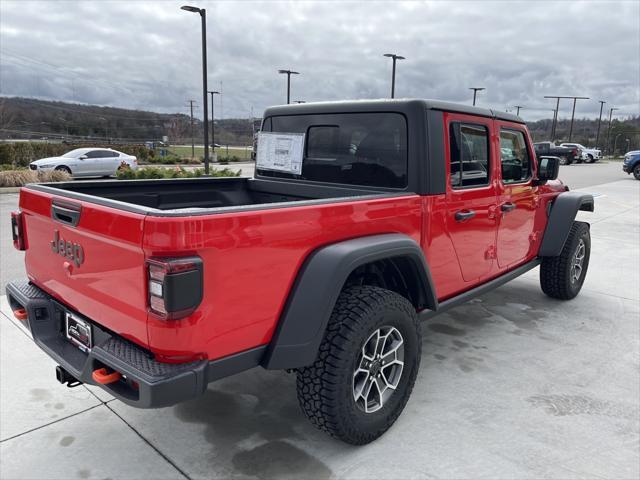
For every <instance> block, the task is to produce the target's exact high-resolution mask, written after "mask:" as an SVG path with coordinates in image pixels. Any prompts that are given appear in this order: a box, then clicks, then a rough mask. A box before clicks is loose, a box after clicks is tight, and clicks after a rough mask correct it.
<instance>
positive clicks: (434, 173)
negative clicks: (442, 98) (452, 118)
mask: <svg viewBox="0 0 640 480" xmlns="http://www.w3.org/2000/svg"><path fill="white" fill-rule="evenodd" d="M426 140H427V150H428V154H427V162H426V164H427V166H426V168H425V170H426V188H425V193H426V194H429V195H438V194H443V193H446V191H447V171H446V168H447V162H446V160H445V158H444V144H445V137H444V118H443V115H442V112H441V111H438V110H428V111H427V139H426Z"/></svg>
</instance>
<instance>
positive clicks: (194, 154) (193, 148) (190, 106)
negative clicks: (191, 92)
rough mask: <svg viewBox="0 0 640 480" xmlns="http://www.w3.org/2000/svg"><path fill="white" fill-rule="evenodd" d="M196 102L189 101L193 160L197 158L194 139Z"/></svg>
mask: <svg viewBox="0 0 640 480" xmlns="http://www.w3.org/2000/svg"><path fill="white" fill-rule="evenodd" d="M194 103H195V100H189V108H190V109H191V158H192V159H193V158H195V156H196V143H195V142H196V141H195V139H194V137H193V104H194Z"/></svg>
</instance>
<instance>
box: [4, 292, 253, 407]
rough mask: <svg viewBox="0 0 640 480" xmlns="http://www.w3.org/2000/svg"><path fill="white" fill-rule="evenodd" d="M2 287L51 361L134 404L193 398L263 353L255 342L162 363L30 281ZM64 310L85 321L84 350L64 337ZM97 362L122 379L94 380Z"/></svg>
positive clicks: (152, 404)
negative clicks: (229, 351)
mask: <svg viewBox="0 0 640 480" xmlns="http://www.w3.org/2000/svg"><path fill="white" fill-rule="evenodd" d="M6 292H7V299H8V301H9V304H10V306H11V309H12V310H14V311H15V310H18V309H20V308H24V309H25V310H26V311H27V318H26V319H25V320H23V321H19V320H17V321H19V322H20V323H21V324H22V326H23V327H24V328H25V329H26V330H27V331H28V332H29V333H30V334H31V336H32V338H33V340H34V342H35V343H36V344H37V345H38V346H39V347H40V348H41V349H42V350H44V351H45V352H46V353H47V354H48V355H49V356H50V357H51V358H53V360H55V361H56V362H58V364H59V365H60V366H62V367H63V368H64V369H65V370H67V371H68V372H69V373H70V374H71V375H73V376H74V377H75V378H76V379H78V380H80V381H81V382H84V383H88V384H92V385H98V386H100V387H102V388H103V389H104V390H106V391H107V392H109V393H110V394H111V395H113V396H114V397H116V398H117V399H119V400H121V401H123V402H125V403H127V404H129V405H132V406H135V407H138V408H159V407H166V406H170V405H174V404H176V403H179V402H182V401H185V400H188V399H190V398H194V397H197V396H199V395H201V394H202V393H204V391H205V390H206V388H207V385H208V383H209V382H211V381H213V380H217V379H219V378H222V377H225V376H228V375H232V374H235V373H239V372H241V371H243V370H247V369H248V368H251V367H254V366H257V365H258V364H259V363H260V360H261V359H262V355H263V353H264V348H263V347H258V348H255V349H252V350H248V351H246V352H242V353H239V354H236V355H232V356H230V357H226V358H223V359H220V360H215V361H211V362H210V361H207V360H200V361H196V362H190V363H180V364H170V363H162V362H158V361H156V360H155V359H154V357H153V355H152V354H151V353H150V352H148V351H147V350H144V349H143V348H141V347H139V346H138V345H135V344H133V343H131V342H129V341H127V340H125V339H123V338H122V337H120V336H118V335H116V334H114V333H113V332H110V331H108V330H105V329H104V328H102V327H100V326H99V325H98V324H96V323H94V322H91V320H90V319H86V317H83V316H82V315H80V314H79V313H78V312H74V311H72V310H70V309H69V308H67V307H66V306H64V305H63V304H61V303H60V302H58V301H56V300H55V299H54V298H53V297H51V296H50V295H48V294H47V293H45V292H44V291H43V290H41V289H40V288H38V287H37V286H35V285H33V284H32V283H29V282H27V281H17V282H11V283H9V284H8V285H7V288H6ZM67 313H72V314H73V315H76V316H79V317H80V318H82V319H84V320H86V321H88V322H89V323H91V326H92V331H93V348H92V349H91V351H90V352H88V353H86V352H83V351H81V350H80V349H79V348H78V347H76V346H75V345H73V344H72V343H70V342H69V340H68V339H67V338H66V336H65V334H64V328H65V327H64V325H65V318H66V314H67ZM103 367H108V368H110V369H112V370H114V371H116V372H119V373H120V374H122V376H123V378H121V379H120V380H119V381H117V382H114V383H109V384H106V385H102V384H98V383H96V382H95V381H94V380H93V378H92V372H93V371H94V370H97V369H100V368H103ZM52 373H53V369H52Z"/></svg>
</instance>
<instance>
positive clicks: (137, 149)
mask: <svg viewBox="0 0 640 480" xmlns="http://www.w3.org/2000/svg"><path fill="white" fill-rule="evenodd" d="M75 148H113V149H114V150H118V151H120V152H123V153H126V154H128V155H135V156H136V157H137V159H138V161H139V162H143V163H144V162H153V161H154V159H155V152H154V151H153V150H151V149H149V148H147V147H146V146H145V145H105V144H90V145H89V144H63V143H41V142H16V143H0V165H12V166H14V167H26V166H27V165H29V163H31V162H33V161H34V160H38V159H40V158H46V157H58V156H60V155H63V154H65V153H67V152H68V151H70V150H73V149H75Z"/></svg>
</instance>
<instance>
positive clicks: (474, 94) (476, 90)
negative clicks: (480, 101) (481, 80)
mask: <svg viewBox="0 0 640 480" xmlns="http://www.w3.org/2000/svg"><path fill="white" fill-rule="evenodd" d="M469 90H473V105H474V106H475V104H476V96H477V95H478V92H481V91H482V90H486V88H484V87H469Z"/></svg>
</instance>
